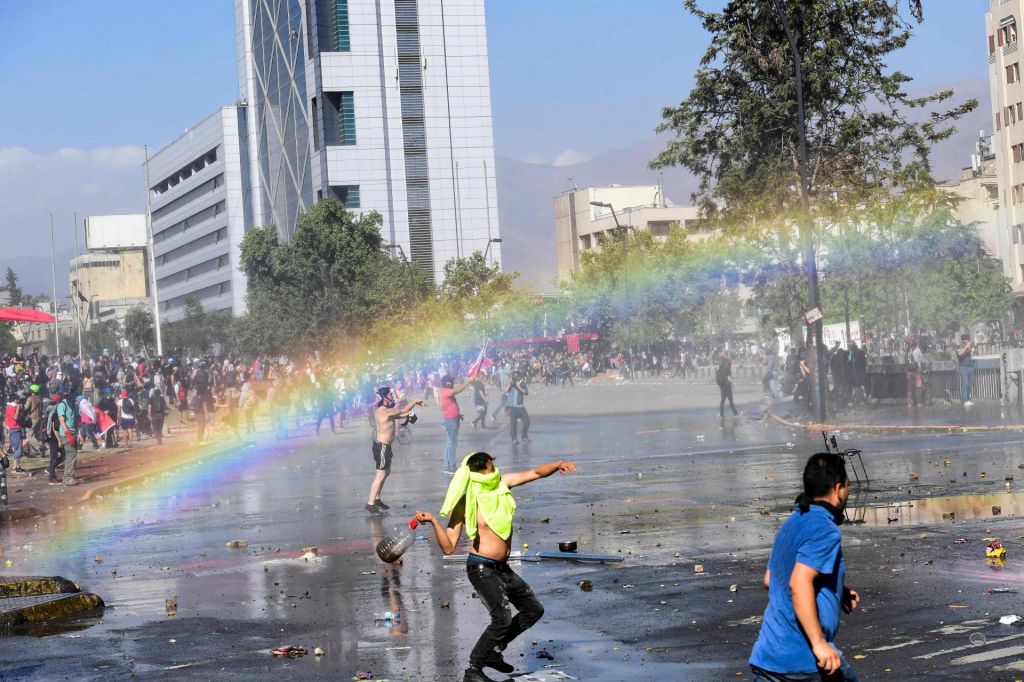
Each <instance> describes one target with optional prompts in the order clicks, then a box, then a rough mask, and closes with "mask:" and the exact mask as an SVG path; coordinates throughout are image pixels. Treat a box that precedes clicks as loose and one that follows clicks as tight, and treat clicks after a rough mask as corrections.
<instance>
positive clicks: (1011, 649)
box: [919, 644, 1024, 665]
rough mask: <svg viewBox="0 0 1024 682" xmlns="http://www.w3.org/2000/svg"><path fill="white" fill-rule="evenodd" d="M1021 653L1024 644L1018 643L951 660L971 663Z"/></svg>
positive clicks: (963, 663)
mask: <svg viewBox="0 0 1024 682" xmlns="http://www.w3.org/2000/svg"><path fill="white" fill-rule="evenodd" d="M1020 654H1024V646H1022V645H1020V644H1018V645H1017V646H1008V647H1003V648H1002V649H993V650H992V651H985V652H982V653H980V654H971V655H970V656H961V657H960V658H954V659H953V660H952V661H950V664H952V665H970V664H971V663H984V662H985V661H994V660H996V659H997V658H1006V657H1008V656H1019V655H1020ZM919 658H920V657H919Z"/></svg>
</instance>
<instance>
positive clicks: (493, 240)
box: [484, 237, 501, 261]
mask: <svg viewBox="0 0 1024 682" xmlns="http://www.w3.org/2000/svg"><path fill="white" fill-rule="evenodd" d="M500 243H501V237H491V238H490V239H488V240H487V248H486V249H484V261H486V260H487V254H489V253H490V252H491V244H500Z"/></svg>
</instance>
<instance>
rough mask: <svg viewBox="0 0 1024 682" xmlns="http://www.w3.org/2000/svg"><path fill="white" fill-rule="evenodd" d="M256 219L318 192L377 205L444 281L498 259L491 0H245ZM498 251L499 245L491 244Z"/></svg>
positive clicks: (386, 223)
mask: <svg viewBox="0 0 1024 682" xmlns="http://www.w3.org/2000/svg"><path fill="white" fill-rule="evenodd" d="M235 12H236V19H237V33H238V35H237V38H238V63H239V77H240V101H241V103H243V104H244V106H245V111H246V112H247V121H248V147H249V154H250V157H251V158H252V159H253V163H252V164H251V165H250V169H249V172H250V174H249V179H248V180H249V183H250V186H251V189H252V202H253V205H252V211H253V216H252V218H253V224H257V225H259V224H274V225H276V226H277V228H278V230H279V232H280V233H281V235H282V237H283V238H285V239H287V238H288V237H289V236H290V235H291V234H293V233H294V231H295V227H296V223H297V221H298V218H299V216H300V215H301V213H302V212H303V211H305V210H306V209H308V208H309V207H310V206H311V205H312V204H313V203H314V202H315V201H317V200H318V199H320V198H323V197H334V198H336V199H338V200H339V201H340V202H341V203H343V204H344V205H345V206H347V207H348V208H350V209H352V210H356V211H371V210H373V211H377V212H378V213H380V215H381V216H382V217H383V225H382V233H383V236H384V239H385V240H386V241H387V242H388V243H389V244H390V245H391V247H390V248H392V249H393V250H394V252H395V255H399V254H401V255H405V256H406V257H407V258H408V259H409V260H411V261H413V262H415V263H418V264H419V265H421V266H423V267H424V268H425V269H426V270H427V271H428V272H430V273H431V274H432V275H433V276H434V277H435V278H436V279H438V280H439V279H440V276H441V273H442V270H443V267H444V264H445V262H446V261H447V260H449V259H450V258H453V257H456V256H468V255H470V254H471V253H472V252H473V251H483V252H487V253H488V255H489V258H490V259H491V260H493V261H494V262H497V263H500V259H501V249H500V245H499V244H498V242H497V241H495V240H498V239H499V235H500V233H499V227H498V210H497V197H496V187H495V178H494V143H493V134H492V129H491V103H490V82H489V74H488V64H487V36H486V30H485V20H484V2H483V0H236V2H235ZM488 247H490V248H488Z"/></svg>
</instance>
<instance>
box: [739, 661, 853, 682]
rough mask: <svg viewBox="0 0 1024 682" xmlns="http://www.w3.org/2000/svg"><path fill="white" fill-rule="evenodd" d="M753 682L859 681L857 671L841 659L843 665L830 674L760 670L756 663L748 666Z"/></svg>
mask: <svg viewBox="0 0 1024 682" xmlns="http://www.w3.org/2000/svg"><path fill="white" fill-rule="evenodd" d="M750 672H751V673H752V679H753V680H754V682H860V679H859V678H858V677H857V673H855V672H853V668H852V667H850V664H849V663H847V662H846V659H845V658H844V659H843V665H842V667H840V668H839V670H837V671H835V672H834V673H832V674H831V675H826V674H825V673H789V674H786V673H773V672H769V671H767V670H762V669H761V668H758V667H757V666H756V665H752V666H750Z"/></svg>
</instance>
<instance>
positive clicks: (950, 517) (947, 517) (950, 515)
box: [942, 512, 956, 521]
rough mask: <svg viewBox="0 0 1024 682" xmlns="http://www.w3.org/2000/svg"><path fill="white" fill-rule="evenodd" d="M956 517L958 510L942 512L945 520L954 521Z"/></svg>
mask: <svg viewBox="0 0 1024 682" xmlns="http://www.w3.org/2000/svg"><path fill="white" fill-rule="evenodd" d="M955 519H956V512H942V520H943V521H954V520H955Z"/></svg>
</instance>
